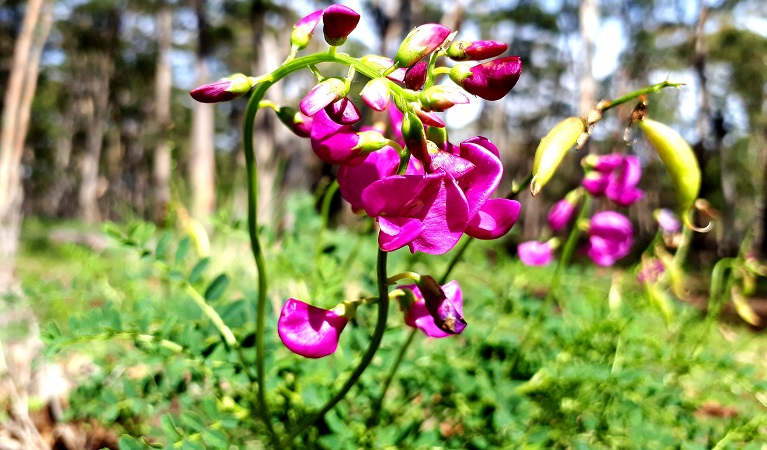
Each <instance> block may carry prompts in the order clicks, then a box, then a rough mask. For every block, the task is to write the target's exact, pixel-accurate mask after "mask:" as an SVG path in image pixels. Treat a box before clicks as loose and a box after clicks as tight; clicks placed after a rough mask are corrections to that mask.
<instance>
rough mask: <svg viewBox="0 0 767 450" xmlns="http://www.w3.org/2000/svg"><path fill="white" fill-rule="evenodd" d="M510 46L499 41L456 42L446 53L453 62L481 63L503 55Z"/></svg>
mask: <svg viewBox="0 0 767 450" xmlns="http://www.w3.org/2000/svg"><path fill="white" fill-rule="evenodd" d="M507 48H509V46H508V45H506V44H504V43H503V42H497V41H475V42H471V41H456V42H453V43H452V44H450V47H448V48H447V51H446V52H445V53H446V54H447V57H448V58H450V59H452V60H453V61H481V60H483V59H488V58H495V57H496V56H499V55H501V54H502V53H503V52H505V51H506V49H507Z"/></svg>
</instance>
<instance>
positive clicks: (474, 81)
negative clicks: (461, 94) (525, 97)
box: [450, 56, 522, 101]
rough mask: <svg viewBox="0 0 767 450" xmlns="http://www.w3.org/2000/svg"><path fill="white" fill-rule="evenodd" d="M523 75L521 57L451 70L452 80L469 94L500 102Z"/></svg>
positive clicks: (463, 65) (461, 66)
mask: <svg viewBox="0 0 767 450" xmlns="http://www.w3.org/2000/svg"><path fill="white" fill-rule="evenodd" d="M521 74H522V60H521V59H519V56H507V57H505V58H498V59H494V60H492V61H487V62H484V63H482V64H479V65H476V66H473V67H468V66H467V65H465V64H457V65H455V66H454V67H453V69H451V70H450V79H451V80H453V82H454V83H456V84H457V85H459V86H461V87H462V88H464V89H465V90H466V92H468V93H469V94H474V95H476V96H478V97H481V98H483V99H485V100H491V101H492V100H500V99H501V98H503V97H504V96H505V95H506V94H508V93H509V91H511V89H512V88H513V87H514V85H516V84H517V80H519V76H520V75H521Z"/></svg>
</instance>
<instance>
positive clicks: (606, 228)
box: [585, 211, 634, 266]
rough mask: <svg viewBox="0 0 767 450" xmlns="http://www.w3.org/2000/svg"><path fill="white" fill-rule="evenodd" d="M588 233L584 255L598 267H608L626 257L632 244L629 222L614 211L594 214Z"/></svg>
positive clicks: (632, 236) (631, 229)
mask: <svg viewBox="0 0 767 450" xmlns="http://www.w3.org/2000/svg"><path fill="white" fill-rule="evenodd" d="M588 233H589V241H588V243H587V244H586V248H585V250H586V253H587V254H588V256H589V258H591V259H592V260H593V261H594V263H596V264H597V265H600V266H610V265H612V264H613V263H615V261H617V260H619V259H621V258H623V257H624V256H626V255H628V254H629V252H630V251H631V245H632V244H633V242H634V228H633V226H632V225H631V221H630V220H629V219H628V218H627V217H626V216H624V215H623V214H620V213H617V212H615V211H604V212H601V213H597V214H594V216H593V217H592V218H591V223H590V225H589V230H588Z"/></svg>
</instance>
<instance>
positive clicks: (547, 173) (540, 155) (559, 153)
mask: <svg viewBox="0 0 767 450" xmlns="http://www.w3.org/2000/svg"><path fill="white" fill-rule="evenodd" d="M585 130H586V124H585V123H584V122H583V120H582V119H581V118H579V117H568V118H567V119H565V120H563V121H561V122H559V123H558V124H557V125H556V126H555V127H554V128H552V129H551V131H549V133H548V134H547V135H546V136H545V137H544V138H543V139H541V143H540V144H538V148H537V149H536V150H535V159H534V160H533V180H532V182H530V192H531V193H532V194H533V195H538V194H539V193H540V192H541V189H543V186H545V185H546V183H548V182H549V180H551V177H553V176H554V173H555V172H556V171H557V168H558V167H559V164H561V163H562V159H564V157H565V155H566V154H567V152H568V151H569V150H570V149H571V148H572V147H573V145H575V142H576V141H577V140H578V137H579V136H580V135H581V133H583V132H584V131H585Z"/></svg>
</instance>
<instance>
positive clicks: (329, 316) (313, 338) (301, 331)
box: [277, 298, 348, 358]
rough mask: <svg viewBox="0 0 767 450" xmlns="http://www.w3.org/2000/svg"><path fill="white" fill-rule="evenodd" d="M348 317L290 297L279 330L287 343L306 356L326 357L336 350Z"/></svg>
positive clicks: (281, 315)
mask: <svg viewBox="0 0 767 450" xmlns="http://www.w3.org/2000/svg"><path fill="white" fill-rule="evenodd" d="M347 322H348V319H347V318H346V317H344V316H342V315H339V314H338V313H337V312H336V311H335V310H327V309H322V308H317V307H316V306H312V305H309V304H308V303H304V302H302V301H301V300H296V299H294V298H289V299H288V301H286V302H285V304H284V305H283V307H282V311H281V312H280V318H279V320H278V321H277V332H278V333H279V335H280V339H282V342H283V343H284V344H285V346H286V347H287V348H288V349H289V350H290V351H292V352H293V353H296V354H298V355H301V356H304V357H306V358H322V357H323V356H328V355H330V354H331V353H333V352H335V351H336V348H338V337H339V336H340V334H341V332H342V331H343V330H344V327H345V326H346V323H347Z"/></svg>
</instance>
